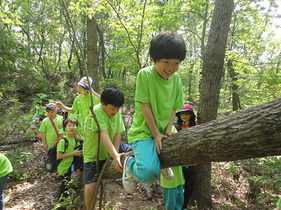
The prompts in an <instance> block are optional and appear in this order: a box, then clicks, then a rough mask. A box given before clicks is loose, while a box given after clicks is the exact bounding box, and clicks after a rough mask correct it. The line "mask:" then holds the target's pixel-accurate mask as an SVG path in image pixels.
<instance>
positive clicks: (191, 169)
mask: <svg viewBox="0 0 281 210" xmlns="http://www.w3.org/2000/svg"><path fill="white" fill-rule="evenodd" d="M182 171H183V176H184V180H185V184H184V203H183V206H182V209H185V208H187V204H188V201H189V199H190V198H191V196H192V193H193V190H194V186H195V175H196V170H195V166H188V167H182Z"/></svg>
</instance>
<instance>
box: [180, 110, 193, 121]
mask: <svg viewBox="0 0 281 210" xmlns="http://www.w3.org/2000/svg"><path fill="white" fill-rule="evenodd" d="M180 116H181V120H182V121H183V122H188V121H189V120H190V118H191V117H192V113H191V112H181V113H180Z"/></svg>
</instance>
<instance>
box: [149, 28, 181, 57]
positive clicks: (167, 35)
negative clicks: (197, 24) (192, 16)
mask: <svg viewBox="0 0 281 210" xmlns="http://www.w3.org/2000/svg"><path fill="white" fill-rule="evenodd" d="M149 55H150V57H151V58H152V59H153V61H154V62H156V61H159V60H161V59H179V60H180V61H183V60H184V59H185V56H186V47H185V43H184V40H183V38H182V37H181V36H180V35H178V34H176V33H172V32H167V31H166V32H162V33H160V34H158V35H156V36H154V37H153V38H152V39H151V41H150V48H149Z"/></svg>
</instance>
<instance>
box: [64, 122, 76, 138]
mask: <svg viewBox="0 0 281 210" xmlns="http://www.w3.org/2000/svg"><path fill="white" fill-rule="evenodd" d="M64 130H65V131H66V132H67V134H68V135H74V134H75V132H76V131H77V125H76V124H74V123H72V122H68V123H67V125H66V126H65V128H64Z"/></svg>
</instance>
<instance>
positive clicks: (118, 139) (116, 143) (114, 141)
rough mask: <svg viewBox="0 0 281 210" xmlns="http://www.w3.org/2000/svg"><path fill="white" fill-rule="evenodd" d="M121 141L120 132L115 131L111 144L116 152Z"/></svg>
mask: <svg viewBox="0 0 281 210" xmlns="http://www.w3.org/2000/svg"><path fill="white" fill-rule="evenodd" d="M120 143H121V133H116V134H115V136H114V139H113V144H114V147H115V149H116V151H117V152H119V149H120Z"/></svg>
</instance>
